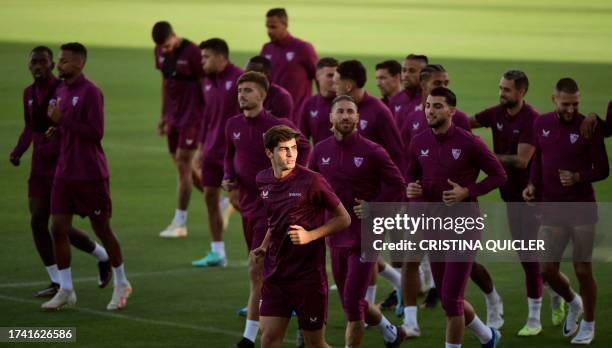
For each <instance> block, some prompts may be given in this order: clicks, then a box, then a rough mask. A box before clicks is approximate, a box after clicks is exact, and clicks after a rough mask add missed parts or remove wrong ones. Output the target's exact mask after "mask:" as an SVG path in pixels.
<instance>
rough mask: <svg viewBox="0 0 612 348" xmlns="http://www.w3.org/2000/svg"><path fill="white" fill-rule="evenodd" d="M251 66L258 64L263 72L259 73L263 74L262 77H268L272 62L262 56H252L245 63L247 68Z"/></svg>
mask: <svg viewBox="0 0 612 348" xmlns="http://www.w3.org/2000/svg"><path fill="white" fill-rule="evenodd" d="M251 64H259V65H261V67H262V69H263V71H259V72H260V73H263V74H264V75H266V76H268V75H270V72H271V71H272V62H271V61H270V59H268V58H266V57H264V56H254V57H251V59H249V61H248V63H247V67H248V66H249V65H251ZM252 71H258V70H252Z"/></svg>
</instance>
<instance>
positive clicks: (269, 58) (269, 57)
mask: <svg viewBox="0 0 612 348" xmlns="http://www.w3.org/2000/svg"><path fill="white" fill-rule="evenodd" d="M264 57H266V59H267V60H272V55H271V54H266V55H264Z"/></svg>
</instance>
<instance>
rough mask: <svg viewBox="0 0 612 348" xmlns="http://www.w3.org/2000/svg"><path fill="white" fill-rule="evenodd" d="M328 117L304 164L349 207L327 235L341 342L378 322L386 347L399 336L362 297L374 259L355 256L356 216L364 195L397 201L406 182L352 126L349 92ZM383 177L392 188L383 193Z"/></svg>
mask: <svg viewBox="0 0 612 348" xmlns="http://www.w3.org/2000/svg"><path fill="white" fill-rule="evenodd" d="M329 117H330V120H331V123H332V127H333V128H332V130H333V133H334V136H332V137H329V138H327V139H325V140H323V141H322V142H320V143H318V144H317V145H316V146H315V149H314V152H313V156H312V158H311V160H310V168H311V169H313V170H314V171H316V172H319V173H321V174H322V175H323V177H325V179H327V181H328V182H329V183H330V185H331V187H332V188H333V189H334V191H335V192H336V194H337V195H338V197H339V198H340V201H341V202H342V204H343V205H344V206H347V207H353V209H349V212H350V214H351V225H350V226H349V228H347V229H346V230H343V231H341V232H339V233H336V234H334V235H333V236H330V237H328V238H327V243H328V245H329V247H330V253H331V263H332V273H333V276H334V280H335V282H336V285H337V288H338V295H340V302H341V303H342V308H343V309H344V312H345V316H346V319H347V321H348V323H347V326H346V333H345V345H346V346H347V347H360V345H361V340H362V337H363V334H364V327H365V323H367V324H368V325H369V326H374V327H377V328H378V330H379V331H380V333H381V334H382V336H383V341H384V344H385V346H386V347H398V346H399V345H400V343H401V341H402V340H403V338H404V336H405V335H404V333H403V332H402V330H401V328H400V327H396V326H393V325H392V324H391V323H390V322H389V320H387V318H385V317H384V315H382V313H381V312H380V310H379V309H378V308H377V307H376V306H375V305H374V303H368V302H366V300H365V299H364V296H365V295H366V290H367V288H368V285H369V283H370V279H371V277H372V275H373V273H374V272H375V267H376V263H374V262H363V261H362V260H361V255H362V251H361V223H360V219H361V217H362V207H363V206H362V205H363V202H364V201H365V202H369V201H381V202H393V201H401V200H402V198H403V195H402V193H403V192H404V189H405V186H406V185H405V182H404V179H403V177H402V174H401V173H400V171H399V169H398V168H397V166H396V165H395V164H394V163H393V161H392V160H391V158H389V154H388V153H387V151H385V150H384V149H383V148H382V146H380V145H378V144H376V143H374V142H372V141H370V140H367V139H366V138H364V137H363V136H361V135H360V134H359V133H358V132H357V123H358V122H359V113H358V110H357V105H356V104H355V102H354V101H353V99H352V98H351V97H349V96H347V95H340V96H338V97H336V98H335V99H334V102H333V103H332V111H331V114H330V116H329ZM383 183H386V184H387V185H389V186H391V187H392V188H393V189H394V190H390V192H393V193H394V194H392V195H384V194H383V193H382V192H381V188H382V186H383Z"/></svg>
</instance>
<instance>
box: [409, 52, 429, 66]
mask: <svg viewBox="0 0 612 348" xmlns="http://www.w3.org/2000/svg"><path fill="white" fill-rule="evenodd" d="M406 60H420V61H422V62H423V63H425V64H429V58H427V56H426V55H424V54H414V53H410V54H409V55H407V56H406Z"/></svg>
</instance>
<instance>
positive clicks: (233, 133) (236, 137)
mask: <svg viewBox="0 0 612 348" xmlns="http://www.w3.org/2000/svg"><path fill="white" fill-rule="evenodd" d="M232 139H234V140H240V132H232Z"/></svg>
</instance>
